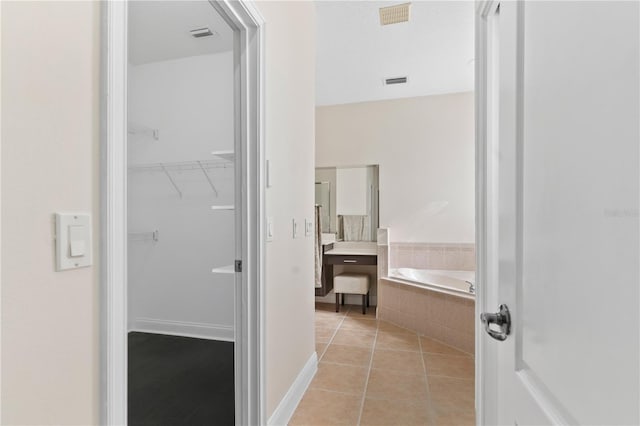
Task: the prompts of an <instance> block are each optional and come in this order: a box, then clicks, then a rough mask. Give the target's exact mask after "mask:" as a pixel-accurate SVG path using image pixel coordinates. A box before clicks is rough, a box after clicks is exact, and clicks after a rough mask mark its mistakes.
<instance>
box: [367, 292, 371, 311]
mask: <svg viewBox="0 0 640 426" xmlns="http://www.w3.org/2000/svg"><path fill="white" fill-rule="evenodd" d="M369 306H371V305H369V293H367V308H368V307H369Z"/></svg>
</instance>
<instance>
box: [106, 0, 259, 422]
mask: <svg viewBox="0 0 640 426" xmlns="http://www.w3.org/2000/svg"><path fill="white" fill-rule="evenodd" d="M210 3H211V4H212V6H213V7H214V8H215V9H216V10H217V11H218V12H219V13H220V14H221V16H222V17H223V18H224V19H225V21H227V23H228V24H229V25H230V26H231V27H232V28H233V29H234V33H235V36H234V61H235V66H234V78H235V99H236V101H237V102H236V105H235V114H236V132H235V139H236V140H235V147H236V154H237V156H239V162H240V164H241V168H240V170H239V171H238V170H237V171H236V179H237V182H239V183H240V187H241V188H242V191H237V192H238V195H237V198H238V199H237V200H236V209H240V217H241V224H240V226H237V235H238V236H239V239H238V241H239V242H240V244H238V246H239V247H237V249H236V255H237V256H238V257H237V259H239V260H241V261H242V272H241V273H237V274H236V290H235V305H236V309H235V327H234V330H235V345H234V348H235V349H234V350H235V360H236V362H235V395H236V398H235V400H236V407H235V411H236V416H235V419H236V424H238V425H242V424H264V423H265V405H264V400H265V398H264V396H265V380H264V376H265V368H264V358H265V357H264V347H265V344H264V297H263V294H264V293H263V283H264V265H265V262H264V253H265V238H264V227H265V225H264V217H265V215H264V206H265V196H264V188H265V186H264V181H265V179H264V176H265V170H264V152H265V150H264V69H265V62H264V61H265V57H264V56H265V55H264V24H265V21H264V19H263V18H262V16H261V15H260V13H259V12H258V10H257V9H256V8H255V6H254V5H253V4H252V3H251V2H249V1H243V0H240V1H237V0H236V1H232V0H216V1H210ZM127 9H128V2H127V1H106V2H103V3H102V19H101V24H102V52H101V53H102V55H101V56H102V64H101V70H102V81H101V86H102V87H101V144H100V145H101V152H100V157H101V161H100V168H101V173H100V194H101V196H100V203H101V206H100V215H101V217H100V241H101V245H100V250H101V253H100V262H101V268H100V286H101V291H100V301H101V302H100V305H101V318H100V323H101V326H100V328H101V333H100V335H101V341H100V357H101V360H100V364H101V377H100V391H101V396H100V405H101V407H100V417H101V420H100V422H101V424H104V425H125V424H127V331H128V330H127V65H128V60H127ZM238 118H239V120H238Z"/></svg>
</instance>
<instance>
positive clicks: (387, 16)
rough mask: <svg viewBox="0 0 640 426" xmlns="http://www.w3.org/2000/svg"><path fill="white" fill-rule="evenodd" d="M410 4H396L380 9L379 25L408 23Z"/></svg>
mask: <svg viewBox="0 0 640 426" xmlns="http://www.w3.org/2000/svg"><path fill="white" fill-rule="evenodd" d="M410 12H411V3H403V4H396V5H395V6H387V7H381V8H380V25H390V24H398V23H400V22H407V21H409V13H410Z"/></svg>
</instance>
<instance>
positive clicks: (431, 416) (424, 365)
mask: <svg viewBox="0 0 640 426" xmlns="http://www.w3.org/2000/svg"><path fill="white" fill-rule="evenodd" d="M418 346H419V347H420V359H421V360H422V371H423V372H424V381H425V385H426V386H427V406H428V407H429V413H428V414H429V420H430V422H431V423H432V424H435V415H434V412H433V401H432V400H431V389H430V387H429V375H428V374H427V363H426V362H425V360H424V352H423V348H422V337H421V336H420V335H419V334H418Z"/></svg>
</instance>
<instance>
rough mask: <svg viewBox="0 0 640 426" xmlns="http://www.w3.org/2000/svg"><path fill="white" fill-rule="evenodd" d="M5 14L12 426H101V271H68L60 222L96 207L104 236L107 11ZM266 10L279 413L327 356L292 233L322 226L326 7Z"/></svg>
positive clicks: (303, 250) (272, 381) (269, 301)
mask: <svg viewBox="0 0 640 426" xmlns="http://www.w3.org/2000/svg"><path fill="white" fill-rule="evenodd" d="M1 7H2V53H1V55H2V124H3V126H2V151H3V152H2V167H1V170H2V200H1V202H2V231H3V232H2V325H1V327H2V363H3V364H2V423H3V424H39V425H46V424H51V425H63V424H78V425H89V424H97V423H98V417H99V383H100V382H99V350H100V333H99V327H98V309H97V306H98V291H97V288H98V274H97V268H96V266H95V265H94V267H91V268H85V269H80V270H75V271H68V272H61V273H57V272H54V270H53V249H52V247H53V240H52V237H53V222H52V213H53V212H55V211H56V210H58V209H63V208H64V209H67V208H69V209H78V210H87V211H90V212H92V213H93V219H94V221H93V223H94V228H95V229H94V230H95V234H94V235H96V236H97V235H98V234H97V230H98V229H97V225H98V224H99V219H100V218H99V215H98V213H99V204H98V203H99V187H98V176H99V175H98V170H99V167H98V165H99V117H100V115H99V112H100V108H99V70H100V38H99V34H100V13H99V11H100V5H99V4H97V3H93V2H40V3H36V2H15V3H12V2H2V3H1ZM258 9H259V10H260V12H261V13H262V14H263V16H264V17H265V18H266V20H267V29H266V46H265V49H266V52H265V53H266V57H267V69H266V85H267V87H266V95H267V98H266V108H267V113H266V117H265V119H266V123H265V127H266V132H267V133H266V138H267V140H266V143H267V155H268V156H269V157H270V158H272V159H275V160H276V161H275V163H274V165H275V166H276V167H275V168H274V170H273V172H274V176H273V177H274V186H273V187H272V188H270V189H268V194H267V197H268V199H267V203H268V205H267V211H268V214H270V215H271V216H273V217H274V219H275V220H276V225H277V228H276V231H277V234H276V239H275V241H274V242H273V243H269V245H268V247H267V277H266V282H265V287H266V294H265V296H266V301H265V303H266V311H267V312H266V316H267V318H266V319H267V322H266V324H265V327H266V345H267V347H266V356H267V360H266V369H267V372H266V374H267V383H266V388H267V415H271V413H272V412H273V410H274V409H275V407H276V406H277V405H278V403H279V402H280V401H281V399H282V397H283V396H284V394H285V393H286V392H287V390H288V389H289V387H290V386H291V384H292V383H293V381H294V380H295V378H296V376H297V375H298V373H299V372H300V370H301V369H302V367H303V366H304V364H305V362H306V361H307V360H308V359H309V358H310V356H311V355H312V353H313V352H314V350H315V349H314V325H313V324H314V322H313V321H314V319H313V317H314V308H313V306H314V303H313V300H314V297H313V239H311V238H300V239H297V240H291V237H290V234H289V233H288V231H289V230H290V227H289V223H290V220H291V217H293V216H295V217H298V218H300V219H303V218H304V217H309V218H312V217H313V205H314V200H313V181H314V179H313V169H314V148H313V146H314V108H315V105H314V102H315V99H314V80H315V30H314V28H315V10H314V6H313V4H312V3H311V2H300V3H293V2H259V3H258ZM34 22H37V23H38V25H33V23H34ZM25 28H29V31H25ZM292 177H295V178H293V179H292ZM69 188H76V190H69ZM161 238H162V236H161ZM99 243H100V238H99V237H96V238H94V246H95V248H97V247H98V246H99ZM95 254H96V255H95V256H94V259H98V258H99V256H98V253H95ZM305 283H308V284H305Z"/></svg>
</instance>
